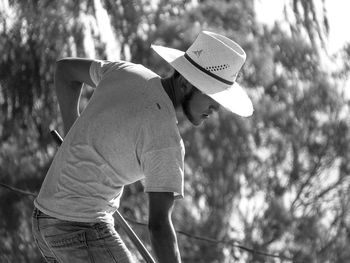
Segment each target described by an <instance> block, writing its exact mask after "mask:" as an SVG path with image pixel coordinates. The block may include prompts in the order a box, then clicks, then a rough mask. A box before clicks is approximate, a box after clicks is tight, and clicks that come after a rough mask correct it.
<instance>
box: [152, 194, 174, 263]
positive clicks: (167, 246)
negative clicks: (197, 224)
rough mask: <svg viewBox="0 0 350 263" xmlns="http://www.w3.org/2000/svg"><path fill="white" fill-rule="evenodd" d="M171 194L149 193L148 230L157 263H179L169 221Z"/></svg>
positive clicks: (172, 199)
mask: <svg viewBox="0 0 350 263" xmlns="http://www.w3.org/2000/svg"><path fill="white" fill-rule="evenodd" d="M173 207H174V194H173V193H149V222H148V228H149V232H150V236H151V243H152V247H153V249H154V252H155V254H156V257H157V259H158V262H159V263H165V262H166V263H179V262H181V257H180V252H179V248H178V243H177V238H176V233H175V229H174V226H173V223H172V220H171V213H172V210H173Z"/></svg>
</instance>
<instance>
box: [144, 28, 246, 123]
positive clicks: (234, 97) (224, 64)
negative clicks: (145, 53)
mask: <svg viewBox="0 0 350 263" xmlns="http://www.w3.org/2000/svg"><path fill="white" fill-rule="evenodd" d="M151 47H152V48H153V50H154V51H156V52H157V53H158V54H159V55H160V56H161V57H162V58H163V59H165V60H166V61H167V62H168V63H169V64H170V65H171V66H172V67H173V68H174V69H176V70H177V71H178V72H179V73H180V74H181V75H182V76H183V77H184V78H185V79H187V80H188V81H189V82H190V83H191V84H192V85H194V86H195V87H196V88H198V89H199V90H201V91H202V92H204V93H205V94H207V95H209V96H210V97H211V98H213V99H214V100H215V101H217V102H218V103H220V104H221V105H222V106H224V107H225V108H226V109H228V110H230V111H232V112H234V113H236V114H238V115H240V116H243V117H248V116H250V115H252V114H253V105H252V102H251V100H250V99H249V97H248V95H247V93H246V92H245V91H244V89H243V88H242V87H241V86H239V85H238V84H237V83H236V77H237V74H238V72H239V70H240V69H241V67H242V66H243V64H244V62H245V59H246V54H245V52H244V50H243V49H242V48H241V47H240V46H239V45H238V44H237V43H235V42H234V41H232V40H231V39H229V38H227V37H225V36H222V35H219V34H215V33H212V32H208V31H202V32H201V33H200V34H199V35H198V37H197V39H196V40H195V41H194V42H193V44H192V45H191V46H190V47H189V48H188V50H187V51H186V52H183V51H180V50H177V49H173V48H167V47H163V46H157V45H152V46H151Z"/></svg>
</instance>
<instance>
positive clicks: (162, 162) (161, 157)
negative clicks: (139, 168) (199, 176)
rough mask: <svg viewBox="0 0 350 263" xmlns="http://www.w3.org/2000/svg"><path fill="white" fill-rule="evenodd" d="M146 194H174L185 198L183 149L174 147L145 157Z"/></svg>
mask: <svg viewBox="0 0 350 263" xmlns="http://www.w3.org/2000/svg"><path fill="white" fill-rule="evenodd" d="M142 163H143V167H144V174H145V192H173V193H174V196H175V197H176V198H183V196H184V190H183V189H184V160H183V154H182V149H181V148H180V147H172V148H166V149H160V150H157V151H153V152H148V153H145V154H144V155H143V158H142Z"/></svg>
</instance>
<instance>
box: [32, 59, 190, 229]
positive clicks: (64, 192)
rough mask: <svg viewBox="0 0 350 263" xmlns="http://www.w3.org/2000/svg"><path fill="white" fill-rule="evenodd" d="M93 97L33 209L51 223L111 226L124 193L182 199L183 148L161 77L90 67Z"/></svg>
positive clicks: (113, 66)
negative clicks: (137, 186)
mask: <svg viewBox="0 0 350 263" xmlns="http://www.w3.org/2000/svg"><path fill="white" fill-rule="evenodd" d="M90 76H91V79H92V81H93V82H94V83H95V84H96V86H97V87H96V90H95V92H94V94H93V96H92V97H91V99H90V101H89V103H88V105H87V106H86V108H85V110H84V111H83V112H82V114H81V115H80V117H79V118H78V119H77V120H76V121H75V123H74V125H73V126H72V128H71V129H70V131H69V133H68V134H67V135H66V137H65V140H64V142H63V144H62V145H61V147H60V148H59V149H58V151H57V153H56V156H55V158H54V160H53V162H52V164H51V166H50V169H49V171H48V173H47V175H46V178H45V180H44V182H43V185H42V187H41V189H40V193H39V195H38V197H37V198H36V200H35V201H34V204H35V206H36V207H37V208H38V209H40V210H41V211H43V212H44V213H46V214H48V215H51V216H53V217H56V218H59V219H62V220H69V221H78V222H98V221H105V222H113V217H112V215H113V213H114V212H115V210H116V209H117V208H118V206H119V202H120V196H121V194H122V191H123V186H124V185H127V184H131V183H134V182H136V181H138V180H140V179H144V186H145V191H146V192H173V193H174V195H175V196H176V197H182V196H183V176H184V154H185V151H184V145H183V142H182V139H181V136H180V134H179V130H178V127H177V119H176V113H175V109H174V107H173V104H172V102H171V100H170V98H169V97H168V95H167V93H166V92H165V91H164V89H163V87H162V85H161V81H160V77H159V76H158V75H156V74H155V73H154V72H152V71H150V70H148V69H146V68H145V67H143V66H141V65H136V64H132V63H128V62H124V61H119V62H107V61H94V62H92V64H91V67H90Z"/></svg>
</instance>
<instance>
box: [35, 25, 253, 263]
mask: <svg viewBox="0 0 350 263" xmlns="http://www.w3.org/2000/svg"><path fill="white" fill-rule="evenodd" d="M152 48H153V49H154V50H155V51H156V52H157V53H158V54H159V55H160V56H161V57H162V58H164V59H165V60H166V61H167V62H168V63H169V64H170V65H171V66H172V67H173V68H174V69H175V72H174V74H173V75H172V76H171V77H168V78H163V79H161V78H160V77H159V76H158V75H156V74H155V73H154V72H152V71H150V70H148V69H146V68H145V67H143V66H141V65H135V64H132V63H128V62H124V61H118V62H108V61H98V60H89V59H79V58H67V59H62V60H59V61H58V62H57V67H56V72H55V87H56V93H57V98H58V102H59V106H60V109H61V114H62V119H63V124H64V130H65V134H66V136H65V140H64V143H63V144H62V145H61V147H60V148H59V150H58V152H57V154H56V156H55V158H54V160H53V162H52V165H51V167H50V169H49V171H48V173H47V176H46V178H45V180H44V182H43V185H42V187H41V190H40V193H39V195H38V197H37V199H36V200H35V207H36V208H35V210H34V213H33V236H34V238H35V240H36V242H37V244H38V247H39V248H40V250H41V252H42V254H43V255H44V257H45V258H46V260H47V261H48V262H133V258H132V256H131V255H130V252H129V251H128V250H127V248H126V247H125V245H124V243H123V242H122V241H121V239H120V237H119V235H118V234H117V232H116V231H115V230H114V221H113V217H112V215H113V213H114V212H115V211H116V209H117V208H118V206H119V200H120V196H121V194H122V190H123V187H124V185H127V184H131V183H133V182H135V181H138V180H140V179H144V182H145V183H144V184H145V185H144V188H145V192H147V193H148V196H149V232H150V237H151V242H152V247H153V249H154V254H155V256H156V257H157V259H158V262H166V263H171V262H181V259H180V253H179V249H178V244H177V239H176V234H175V231H174V228H173V224H172V221H171V213H172V209H173V206H174V201H175V199H177V198H179V197H183V167H184V145H183V142H182V139H181V136H180V134H179V130H178V128H177V118H176V109H178V108H182V110H183V112H184V114H185V115H186V117H187V118H188V120H189V121H190V122H191V123H193V124H194V125H195V126H197V125H200V124H201V123H202V122H203V121H204V120H205V119H206V118H208V117H209V116H210V115H211V114H212V113H213V112H214V111H217V110H218V109H219V105H222V106H224V107H225V108H226V109H228V110H230V111H232V112H234V113H236V114H238V115H241V116H250V115H251V114H252V112H253V107H252V103H251V101H250V99H249V98H248V96H247V94H246V93H245V91H244V90H243V89H242V88H241V87H240V86H239V85H238V84H237V83H236V82H235V79H236V76H237V73H238V71H239V70H240V68H241V67H242V65H243V63H244V61H245V57H246V55H245V52H244V51H243V49H242V48H241V47H240V46H239V45H238V44H236V43H235V42H233V41H232V40H230V39H228V38H226V37H224V36H221V35H218V34H215V33H211V32H207V31H203V32H201V33H200V34H199V36H198V37H197V39H196V40H195V41H194V43H193V44H192V46H191V47H190V48H189V49H188V50H187V51H186V53H184V52H182V51H179V50H175V49H171V48H166V47H161V46H152ZM83 83H86V84H88V85H90V86H92V87H95V88H96V89H95V92H94V94H93V96H92V98H91V99H90V101H89V103H88V105H87V107H86V108H85V110H84V111H83V112H82V114H81V115H80V116H79V113H78V104H79V98H80V93H81V87H82V84H83Z"/></svg>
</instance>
